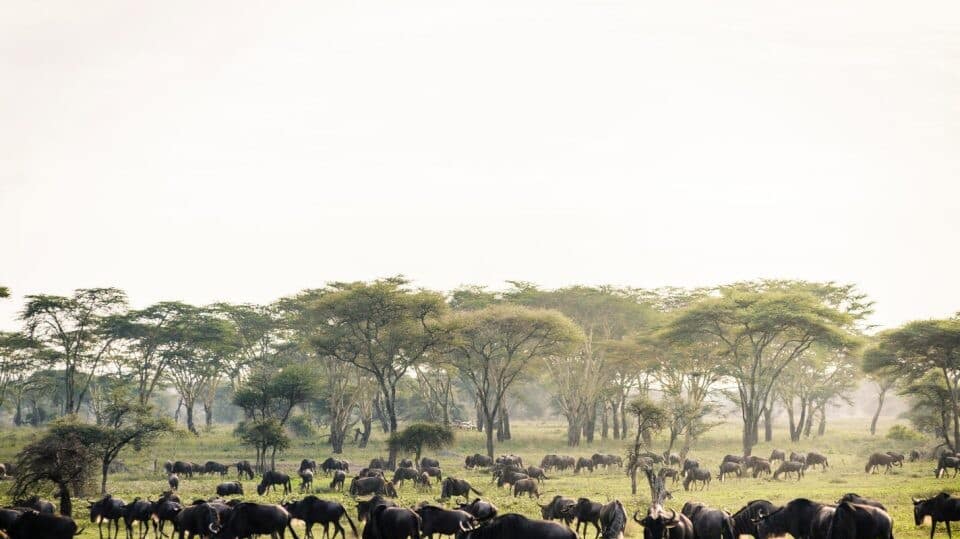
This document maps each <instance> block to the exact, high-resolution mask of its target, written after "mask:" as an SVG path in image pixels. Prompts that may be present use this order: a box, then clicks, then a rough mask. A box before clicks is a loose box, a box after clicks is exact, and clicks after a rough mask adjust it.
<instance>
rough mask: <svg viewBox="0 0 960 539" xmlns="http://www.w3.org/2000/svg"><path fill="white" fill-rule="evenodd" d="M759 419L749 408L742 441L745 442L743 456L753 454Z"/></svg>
mask: <svg viewBox="0 0 960 539" xmlns="http://www.w3.org/2000/svg"><path fill="white" fill-rule="evenodd" d="M748 406H749V405H748ZM758 419H759V418H757V417H755V414H754V413H753V411H752V410H751V409H748V410H747V413H746V415H745V417H744V419H743V436H742V437H741V441H742V442H743V456H745V457H749V456H750V455H751V454H753V446H754V445H756V443H757V437H756V433H757V424H758Z"/></svg>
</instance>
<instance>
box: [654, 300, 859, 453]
mask: <svg viewBox="0 0 960 539" xmlns="http://www.w3.org/2000/svg"><path fill="white" fill-rule="evenodd" d="M851 323H852V317H851V316H850V315H848V314H846V313H844V312H842V311H841V310H840V309H837V308H835V307H834V306H831V305H828V304H826V303H825V302H824V301H822V300H821V298H819V297H818V296H817V295H815V294H813V293H811V292H808V291H804V290H800V289H795V290H790V291H787V292H783V291H779V290H770V291H761V292H755V291H744V290H742V289H737V288H731V289H725V290H722V291H721V293H720V296H719V297H713V298H708V299H704V300H701V301H698V302H696V303H694V304H692V305H690V306H689V307H686V308H685V309H683V310H682V311H681V312H680V313H679V314H678V316H677V317H676V318H675V319H674V320H672V321H671V322H670V324H669V325H668V327H667V330H666V332H665V334H664V336H665V337H666V338H667V339H668V340H671V341H675V342H679V343H683V344H691V343H696V342H698V341H702V340H704V339H707V340H708V341H710V342H715V343H717V347H718V349H717V353H718V354H719V355H720V357H722V358H723V359H724V374H726V375H728V376H730V378H732V379H733V381H734V382H735V383H736V389H737V391H736V393H735V401H736V403H737V404H738V406H739V408H740V413H741V418H742V420H743V436H742V442H743V452H744V454H745V455H750V454H751V451H752V449H753V446H754V445H755V444H756V443H757V438H758V436H757V433H758V426H759V421H760V418H761V416H762V414H763V411H764V410H765V409H766V408H767V407H768V405H769V403H770V399H771V397H772V394H773V388H774V386H775V384H776V383H777V380H778V379H779V377H780V374H781V373H782V372H783V370H784V369H785V368H786V367H787V366H789V365H790V364H791V363H792V362H793V361H794V360H796V359H797V358H798V357H800V356H801V355H802V354H803V353H804V352H806V351H807V350H808V349H809V348H810V347H811V346H813V345H814V344H816V343H822V344H824V345H833V346H838V347H839V346H844V345H847V344H849V342H850V340H851V339H850V337H849V335H848V333H847V332H846V330H845V328H847V327H849V325H850V324H851Z"/></svg>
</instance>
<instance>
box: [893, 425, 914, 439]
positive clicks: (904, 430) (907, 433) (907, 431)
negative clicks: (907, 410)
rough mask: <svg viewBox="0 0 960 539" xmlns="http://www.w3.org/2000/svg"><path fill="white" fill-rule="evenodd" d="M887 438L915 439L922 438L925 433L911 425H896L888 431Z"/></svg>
mask: <svg viewBox="0 0 960 539" xmlns="http://www.w3.org/2000/svg"><path fill="white" fill-rule="evenodd" d="M887 438H889V439H891V440H900V441H913V440H922V439H923V435H922V434H920V433H919V432H917V431H915V430H913V429H911V428H909V427H905V426H903V425H894V426H892V427H890V430H889V431H887Z"/></svg>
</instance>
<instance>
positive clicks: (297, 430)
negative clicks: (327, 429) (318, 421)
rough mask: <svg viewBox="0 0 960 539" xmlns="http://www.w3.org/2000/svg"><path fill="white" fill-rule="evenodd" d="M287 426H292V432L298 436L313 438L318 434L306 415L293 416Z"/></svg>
mask: <svg viewBox="0 0 960 539" xmlns="http://www.w3.org/2000/svg"><path fill="white" fill-rule="evenodd" d="M287 427H289V428H290V432H292V433H293V435H294V436H296V437H297V438H312V437H313V436H316V434H317V429H316V428H315V427H314V426H313V423H311V422H310V419H309V418H308V417H307V416H305V415H297V416H293V417H291V418H290V421H288V422H287Z"/></svg>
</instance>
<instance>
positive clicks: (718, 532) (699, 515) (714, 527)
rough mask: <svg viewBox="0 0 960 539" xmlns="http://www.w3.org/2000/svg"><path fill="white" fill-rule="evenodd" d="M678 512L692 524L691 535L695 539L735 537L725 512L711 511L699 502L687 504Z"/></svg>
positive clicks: (731, 524) (728, 515) (731, 538)
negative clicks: (695, 538) (696, 538)
mask: <svg viewBox="0 0 960 539" xmlns="http://www.w3.org/2000/svg"><path fill="white" fill-rule="evenodd" d="M680 512H681V513H683V514H684V515H686V517H687V518H689V519H690V523H691V524H693V533H694V535H695V536H697V537H720V538H722V539H735V538H736V537H737V536H736V535H734V532H733V519H732V518H730V513H727V512H726V511H721V510H719V509H713V508H711V507H708V506H706V505H705V504H702V503H699V502H687V503H685V504H683V508H682V509H680Z"/></svg>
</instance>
